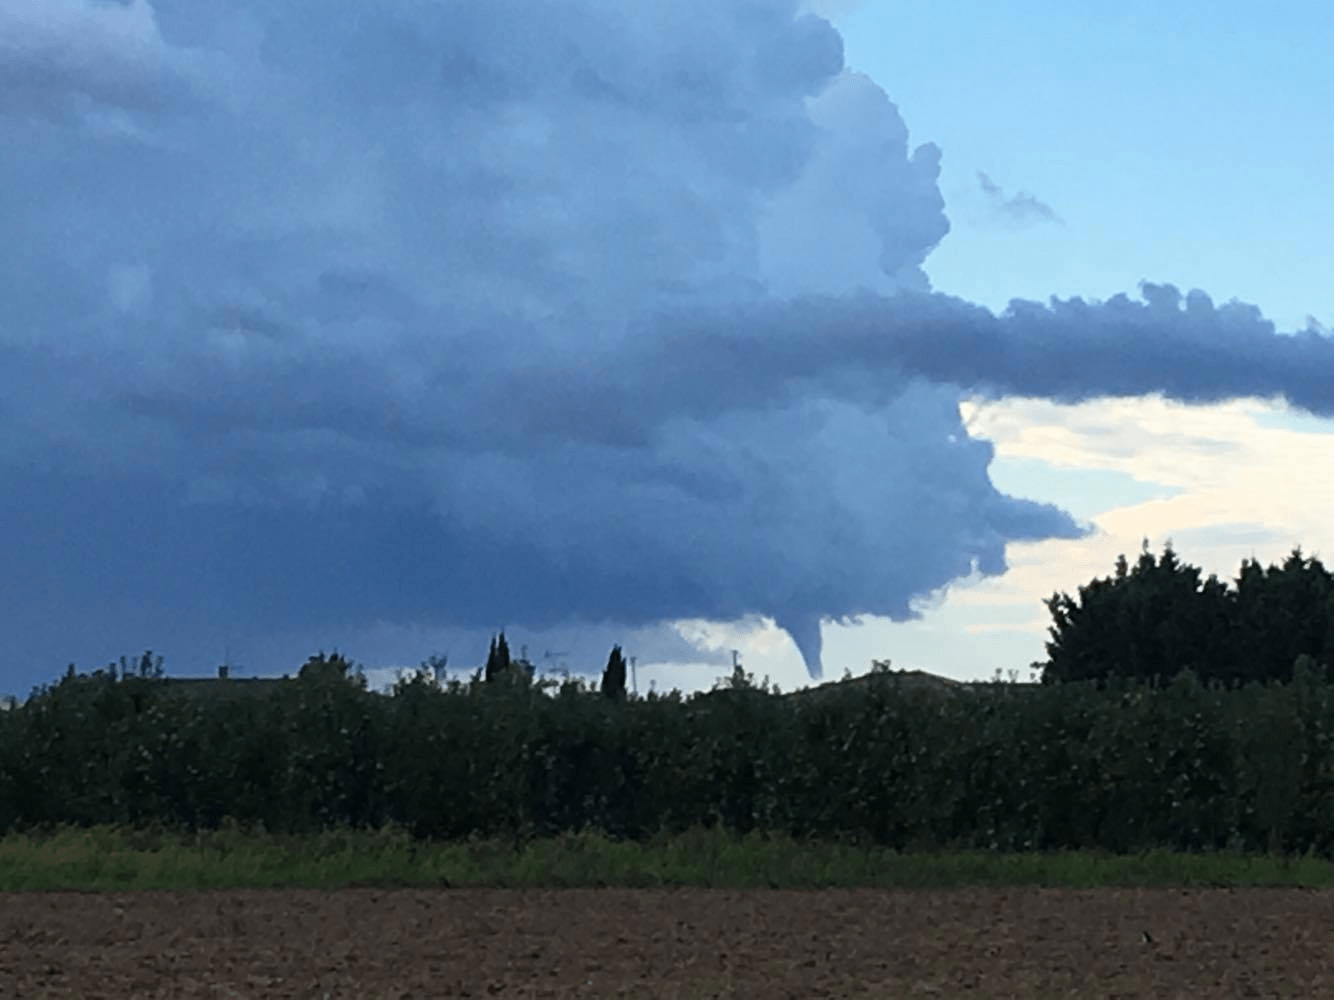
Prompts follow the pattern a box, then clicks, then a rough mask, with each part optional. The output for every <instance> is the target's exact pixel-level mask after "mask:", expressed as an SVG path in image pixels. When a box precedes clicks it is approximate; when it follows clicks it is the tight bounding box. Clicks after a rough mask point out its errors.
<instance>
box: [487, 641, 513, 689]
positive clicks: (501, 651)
mask: <svg viewBox="0 0 1334 1000" xmlns="http://www.w3.org/2000/svg"><path fill="white" fill-rule="evenodd" d="M510 667H511V663H510V647H509V643H507V642H506V641H505V633H504V632H501V633H500V637H499V638H498V639H497V638H495V637H492V639H491V652H490V653H488V654H487V657H486V682H487V683H488V684H495V683H497V682H498V681H500V680H501V679H502V678H507V677H508V676H509V674H510Z"/></svg>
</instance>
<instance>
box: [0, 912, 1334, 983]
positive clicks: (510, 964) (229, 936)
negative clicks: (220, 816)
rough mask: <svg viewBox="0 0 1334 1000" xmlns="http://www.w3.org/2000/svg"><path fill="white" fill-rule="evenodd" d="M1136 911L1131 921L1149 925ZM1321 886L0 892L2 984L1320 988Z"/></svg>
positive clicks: (1328, 939)
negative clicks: (1308, 889)
mask: <svg viewBox="0 0 1334 1000" xmlns="http://www.w3.org/2000/svg"><path fill="white" fill-rule="evenodd" d="M1146 932H1147V935H1148V940H1146V939H1145V934H1146ZM1332 962H1334V894H1330V893H1325V892H1304V891H1294V890H1267V889H1247V890H1235V891H1233V890H1225V889H1223V890H1215V889H1210V890H1164V889H1136V890H1111V889H1107V890H1094V891H1075V890H1056V889H1009V890H972V889H969V890H956V891H881V890H866V891H844V890H838V891H821V892H799V891H750V892H731V891H721V890H718V891H713V890H686V889H680V890H661V891H657V890H654V891H644V890H619V889H604V890H560V891H532V890H525V891H502V890H458V889H438V890H417V889H403V890H373V889H347V890H341V891H336V892H316V891H227V892H206V893H167V892H145V893H124V894H116V893H109V894H80V893H25V894H12V893H11V894H0V996H2V997H6V998H9V997H13V998H38V997H78V998H81V1000H93V998H99V997H105V998H114V1000H130V998H135V997H143V998H147V997H163V998H167V997H170V998H193V997H209V998H230V997H239V998H243V1000H252V998H253V1000H257V998H261V997H265V998H267V997H293V998H296V997H299V998H308V997H313V998H316V1000H322V998H324V997H326V996H327V997H329V998H331V1000H335V998H339V1000H341V998H348V1000H363V998H375V1000H379V998H400V1000H401V998H407V997H416V998H453V997H530V998H539V997H551V998H556V997H560V998H567V997H645V998H647V997H670V998H677V997H679V998H682V1000H688V998H689V1000H693V998H704V997H747V998H749V997H753V998H757V1000H760V998H762V1000H779V998H783V997H792V998H800V1000H808V998H813V997H830V998H840V1000H842V998H853V997H891V998H897V997H973V998H982V997H1017V998H1023V1000H1036V998H1046V997H1070V996H1077V997H1126V998H1130V997H1135V998H1139V997H1182V998H1186V997H1189V998H1201V997H1207V998H1214V1000H1216V998H1224V997H1319V996H1334V969H1332V967H1331V963H1332Z"/></svg>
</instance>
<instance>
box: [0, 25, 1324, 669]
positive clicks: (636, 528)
mask: <svg viewBox="0 0 1334 1000" xmlns="http://www.w3.org/2000/svg"><path fill="white" fill-rule="evenodd" d="M817 9H819V10H821V11H822V13H823V14H824V15H825V16H826V17H827V19H828V20H822V19H821V18H819V17H817V16H808V15H805V14H803V13H802V12H800V11H798V10H797V9H796V7H795V5H794V4H792V3H790V2H787V0H752V2H747V3H742V2H740V0H736V2H732V0H723V2H718V0H679V2H676V3H673V4H671V5H665V4H644V5H633V6H620V5H615V6H608V5H606V4H605V3H600V2H597V0H568V2H566V3H563V4H561V5H559V6H554V5H553V6H550V7H547V6H540V7H534V6H533V5H531V4H529V3H526V2H521V0H495V2H494V3H489V4H487V5H484V6H478V5H473V4H467V3H453V2H450V3H441V4H438V5H420V4H414V3H409V2H407V0H383V2H381V3H378V4H373V5H366V4H364V3H351V2H348V3H335V4H328V3H320V4H317V3H314V2H313V0H279V2H272V0H269V2H265V3H260V2H259V0H239V2H237V3H235V4H232V5H229V6H228V7H227V8H225V9H221V8H214V7H211V6H208V5H204V4H202V3H200V2H198V0H133V2H131V3H121V2H93V0H18V2H16V3H10V4H8V5H5V6H3V7H0V39H4V41H3V42H0V84H3V86H0V148H5V149H8V150H11V151H18V152H17V153H16V154H15V155H11V156H10V157H8V158H6V159H5V160H3V161H0V214H3V215H4V217H5V218H7V219H9V220H11V222H10V226H11V230H12V235H13V238H12V239H10V240H9V241H8V245H7V247H6V248H5V249H3V250H0V299H2V300H3V301H4V302H5V303H6V315H5V318H4V320H3V321H0V483H2V484H4V485H3V486H0V525H3V526H4V528H5V531H4V533H3V541H0V561H3V563H4V565H5V566H6V568H7V572H6V574H5V577H4V578H3V579H0V609H3V610H0V624H3V626H4V628H5V630H6V633H7V634H8V635H11V636H14V637H15V638H14V640H13V641H12V642H11V643H9V644H8V647H7V650H6V653H5V656H6V657H8V659H7V660H6V661H4V662H0V691H3V690H9V691H13V692H15V693H17V694H20V695H22V694H26V692H27V691H28V689H29V688H30V687H31V686H32V685H34V684H38V683H42V682H47V681H50V680H53V679H54V678H55V677H57V676H58V675H59V673H60V672H61V670H62V668H63V665H64V664H65V663H68V662H71V661H74V662H77V663H78V664H79V666H80V667H84V668H89V669H91V668H93V667H95V666H98V665H100V664H102V663H104V662H105V661H107V660H109V659H112V658H114V657H116V656H119V655H120V654H122V653H123V654H127V655H132V654H136V653H138V652H140V651H142V650H143V649H144V648H146V647H151V648H153V649H154V650H155V651H157V652H160V653H162V654H163V655H164V656H165V657H166V659H167V666H168V670H169V672H172V673H178V674H202V673H211V672H212V670H213V668H214V667H215V666H216V665H217V664H218V663H219V662H221V660H222V659H223V657H224V656H226V657H227V658H229V659H230V660H231V661H232V662H233V663H236V664H238V665H239V667H240V670H239V671H238V672H240V673H242V674H245V673H251V674H281V673H283V672H290V671H294V670H295V669H296V668H297V667H298V666H299V665H300V663H301V662H302V661H303V660H304V658H305V657H306V656H307V655H309V654H311V653H313V652H314V651H316V650H317V649H326V650H327V649H330V648H334V647H337V648H339V649H340V650H342V651H344V652H345V653H347V654H348V655H349V656H351V657H352V658H354V659H356V660H358V661H360V662H362V663H363V664H365V665H366V666H367V667H368V668H369V672H370V673H371V676H372V679H373V681H375V682H377V683H383V682H386V681H388V680H390V679H392V677H393V674H394V672H395V670H397V669H402V668H410V667H412V666H413V665H415V664H416V663H418V662H419V661H421V660H422V659H424V658H426V657H427V656H428V655H430V654H433V653H446V654H448V655H449V658H450V663H451V665H454V666H457V667H459V668H461V669H467V668H472V667H475V666H477V665H478V664H479V663H480V661H481V660H482V659H483V658H484V655H485V650H486V646H487V640H488V637H489V635H490V634H491V633H492V632H493V631H494V630H496V629H498V628H502V627H503V628H505V629H506V630H507V632H508V634H509V636H510V638H511V644H512V645H513V646H515V647H523V646H527V647H528V648H529V655H530V656H531V657H532V658H533V659H534V660H536V661H537V662H538V663H539V665H541V666H543V667H547V666H557V665H559V664H562V663H564V664H565V665H566V666H568V667H569V668H571V669H574V670H588V671H592V670H594V669H597V668H599V667H600V666H601V663H602V662H605V658H606V653H607V651H608V650H609V649H610V647H611V645H612V644H613V643H620V644H622V645H623V646H624V647H625V648H626V652H627V654H628V655H633V656H636V658H637V660H638V670H637V673H638V679H639V684H640V687H641V688H643V687H645V686H647V684H648V683H649V682H653V683H655V684H656V685H657V686H659V687H663V688H670V687H682V688H685V689H693V688H699V687H708V686H710V685H711V684H712V683H713V680H714V679H715V678H716V677H717V676H719V675H720V674H721V673H725V672H726V671H727V669H728V666H729V664H730V662H731V655H732V653H731V651H732V650H734V649H735V650H739V651H740V653H741V656H742V659H743V662H744V664H745V665H746V666H747V668H748V669H751V670H752V671H754V672H755V673H757V674H759V675H768V676H770V677H771V678H772V679H773V680H775V681H777V682H778V683H780V684H781V685H782V686H783V687H785V688H787V687H792V686H795V685H797V684H801V683H807V682H808V680H809V673H808V670H809V671H810V673H814V672H818V671H819V670H820V669H821V668H822V669H823V670H824V672H825V674H826V675H834V676H836V675H839V674H841V673H842V672H843V671H844V670H845V669H850V670H852V671H854V672H861V671H864V670H865V669H867V667H868V666H869V663H870V660H871V658H873V657H875V658H885V657H888V658H891V659H892V660H893V661H894V663H895V665H897V666H905V667H919V668H923V669H928V670H934V671H936V672H939V673H942V674H946V675H950V676H956V677H963V678H970V677H983V676H991V675H992V673H993V672H994V670H996V669H1001V670H1011V669H1014V670H1019V671H1020V672H1021V674H1022V673H1025V672H1026V670H1025V668H1026V667H1027V665H1028V664H1029V663H1030V662H1031V661H1033V660H1035V659H1040V658H1041V656H1042V655H1043V649H1042V643H1043V638H1044V629H1045V620H1044V619H1045V617H1046V612H1045V609H1044V608H1043V607H1042V604H1041V600H1042V598H1044V597H1046V596H1049V595H1050V594H1051V593H1052V591H1053V590H1057V589H1060V590H1066V591H1073V590H1074V589H1075V588H1076V587H1077V586H1079V585H1080V584H1081V583H1084V582H1087V580H1088V579H1090V578H1091V577H1092V576H1095V575H1104V574H1106V573H1107V572H1109V571H1110V570H1111V568H1112V566H1113V564H1114V561H1115V559H1116V556H1117V555H1118V554H1119V553H1120V552H1134V551H1136V550H1137V549H1138V548H1139V543H1140V540H1141V539H1142V538H1145V537H1147V538H1149V539H1150V540H1151V542H1152V543H1153V545H1154V546H1155V547H1159V546H1161V544H1162V542H1163V541H1165V540H1166V539H1167V538H1169V537H1170V538H1172V539H1173V540H1174V541H1175V542H1176V544H1177V546H1178V549H1179V551H1180V552H1181V555H1182V556H1183V558H1185V559H1186V560H1187V561H1190V562H1193V563H1195V564H1196V565H1201V566H1203V567H1204V568H1205V569H1206V571H1208V572H1218V573H1219V574H1220V575H1224V576H1227V575H1231V574H1233V573H1235V571H1236V569H1237V567H1238V565H1239V562H1240V560H1241V559H1242V558H1245V557H1250V556H1253V555H1254V556H1258V557H1260V558H1262V559H1263V560H1265V561H1274V560H1277V559H1279V558H1281V557H1282V556H1283V555H1284V554H1285V553H1286V551H1287V550H1288V549H1290V548H1291V546H1292V545H1294V544H1298V543H1300V544H1301V545H1303V547H1304V548H1305V549H1306V550H1307V551H1315V552H1317V553H1327V552H1328V551H1330V548H1331V546H1330V541H1331V539H1330V538H1328V537H1327V535H1328V529H1327V528H1325V526H1324V525H1323V523H1322V520H1323V519H1322V518H1321V516H1320V512H1321V511H1322V510H1327V509H1329V501H1330V500H1332V499H1334V497H1330V496H1327V494H1331V493H1334V483H1331V482H1330V477H1329V475H1328V473H1327V471H1326V470H1328V469H1329V468H1331V464H1330V463H1331V460H1334V449H1331V447H1330V442H1334V438H1331V437H1330V436H1329V435H1328V434H1327V433H1325V431H1326V430H1327V417H1328V416H1329V414H1331V413H1334V391H1332V390H1331V389H1330V387H1329V384H1328V377H1327V375H1326V374H1325V373H1326V372H1328V370H1329V368H1330V366H1331V365H1334V344H1331V342H1330V341H1329V340H1328V338H1326V337H1324V336H1323V335H1321V336H1314V337H1308V336H1303V337H1301V338H1291V337H1287V336H1284V335H1282V334H1283V333H1286V332H1291V331H1295V330H1298V329H1301V328H1303V327H1305V326H1306V324H1307V317H1308V316H1311V317H1314V319H1315V320H1316V321H1317V322H1319V323H1324V324H1327V325H1334V302H1331V295H1330V292H1329V291H1328V288H1327V287H1326V285H1325V284H1324V279H1325V276H1327V275H1328V274H1330V273H1331V264H1332V263H1334V261H1331V253H1332V252H1331V250H1330V244H1329V240H1328V237H1327V234H1328V233H1329V232H1330V231H1331V223H1334V208H1331V207H1330V206H1331V204H1332V203H1334V199H1329V198H1328V197H1327V196H1326V192H1325V190H1324V188H1325V184H1324V182H1323V178H1324V172H1325V168H1326V166H1327V164H1328V163H1329V162H1330V160H1331V156H1330V154H1331V152H1334V150H1331V149H1330V146H1331V138H1330V133H1329V129H1328V128H1327V126H1326V125H1325V121H1324V118H1325V116H1324V115H1323V114H1322V110H1321V109H1325V108H1328V107H1330V106H1331V98H1334V92H1332V91H1334V69H1331V68H1330V63H1329V60H1328V59H1327V58H1325V56H1324V53H1323V52H1322V51H1321V49H1320V40H1321V39H1322V38H1327V37H1328V35H1329V32H1328V28H1329V27H1330V25H1329V20H1330V15H1328V14H1326V13H1325V12H1324V11H1323V10H1322V9H1321V8H1319V7H1317V6H1316V5H1313V4H1312V5H1288V6H1287V7H1285V8H1284V9H1283V11H1282V12H1281V13H1272V14H1267V15H1266V16H1265V17H1264V18H1263V19H1262V18H1261V14H1260V13H1259V12H1258V11H1257V10H1256V9H1253V8H1251V7H1249V6H1246V5H1240V4H1233V5H1222V6H1219V5H1214V6H1212V7H1210V8H1209V9H1208V10H1207V11H1205V10H1204V9H1201V10H1200V13H1199V14H1193V13H1192V12H1190V11H1186V12H1181V11H1173V12H1171V14H1170V15H1168V14H1163V13H1160V12H1159V11H1158V10H1156V9H1155V8H1153V7H1151V6H1150V5H1148V4H1131V5H1125V4H1123V5H1120V6H1119V7H1118V8H1117V9H1118V13H1117V14H1115V15H1112V14H1102V15H1092V14H1084V13H1081V12H1079V11H1078V9H1077V8H1071V7H1068V6H1058V5H1054V4H1037V3H1030V4H993V5H987V6H985V7H981V6H978V5H968V6H967V7H965V8H962V10H960V9H959V8H956V7H952V6H950V5H907V4H902V5H900V4H883V3H882V4H872V3H862V4H855V3H847V2H843V3H833V4H831V5H828V6H824V7H819V6H817ZM1141 282H1148V283H1149V284H1147V285H1145V286H1143V288H1141ZM1167 286H1171V287H1167ZM1195 289H1198V290H1200V291H1199V292H1196V291H1192V290H1195ZM1178 290H1179V291H1178ZM1201 293H1203V294H1201ZM1053 296H1055V297H1056V298H1057V300H1058V301H1057V300H1053V298H1052V297H1053ZM1014 299H1019V300H1024V301H1023V302H1020V303H1019V304H1017V305H1015V306H1011V305H1010V303H1011V300H1014ZM1234 300H1235V301H1234ZM1275 328H1277V331H1279V333H1278V334H1276V332H1275ZM1276 396H1282V397H1285V398H1286V399H1288V400H1291V401H1292V403H1293V405H1294V406H1295V407H1296V408H1297V410H1300V411H1301V412H1297V411H1295V410H1289V409H1288V407H1287V404H1285V403H1283V402H1281V401H1275V402H1264V401H1260V400H1259V399H1258V398H1257V397H1265V398H1273V397H1276ZM1312 414H1314V415H1312ZM914 616H916V617H914Z"/></svg>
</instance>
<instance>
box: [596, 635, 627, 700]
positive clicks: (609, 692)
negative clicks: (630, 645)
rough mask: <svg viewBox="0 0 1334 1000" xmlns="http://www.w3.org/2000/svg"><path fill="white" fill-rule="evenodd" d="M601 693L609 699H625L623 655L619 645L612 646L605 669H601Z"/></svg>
mask: <svg viewBox="0 0 1334 1000" xmlns="http://www.w3.org/2000/svg"><path fill="white" fill-rule="evenodd" d="M602 695H603V697H605V698H607V699H609V700H611V701H624V700H625V657H624V656H622V655H621V647H620V646H613V647H612V649H611V656H609V657H608V658H607V669H605V670H604V671H602Z"/></svg>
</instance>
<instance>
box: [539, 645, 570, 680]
mask: <svg viewBox="0 0 1334 1000" xmlns="http://www.w3.org/2000/svg"><path fill="white" fill-rule="evenodd" d="M569 655H570V654H569V652H568V651H567V652H558V653H553V652H552V651H551V650H549V649H548V650H547V651H546V652H545V653H543V654H542V659H544V660H547V661H548V662H549V661H551V660H554V659H556V658H558V657H561V656H569ZM548 669H550V667H548ZM559 669H560V671H561V673H563V674H564V675H565V676H566V677H569V676H570V671H569V668H568V667H566V666H565V663H564V662H563V661H562V662H561V665H560V668H559Z"/></svg>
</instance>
